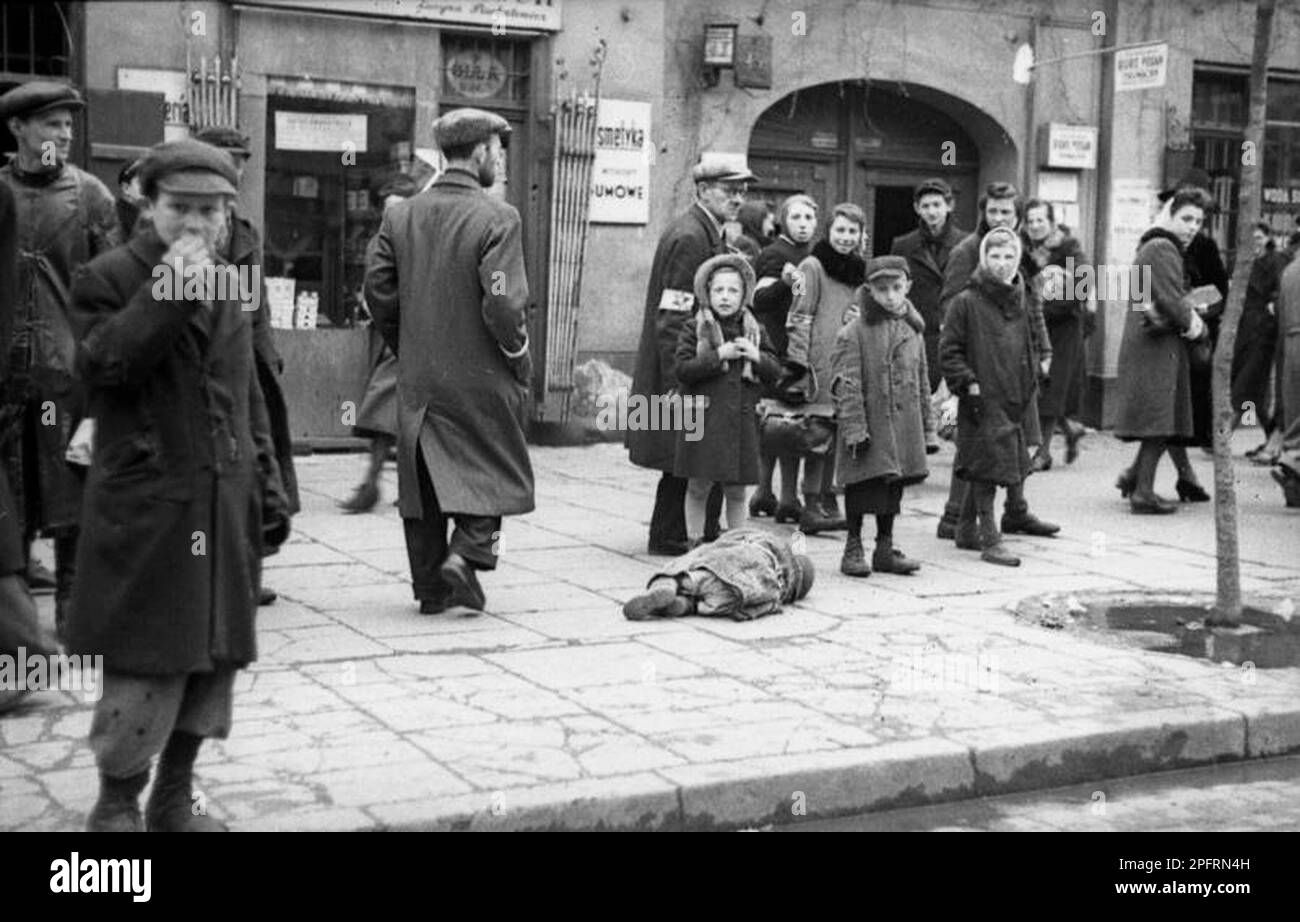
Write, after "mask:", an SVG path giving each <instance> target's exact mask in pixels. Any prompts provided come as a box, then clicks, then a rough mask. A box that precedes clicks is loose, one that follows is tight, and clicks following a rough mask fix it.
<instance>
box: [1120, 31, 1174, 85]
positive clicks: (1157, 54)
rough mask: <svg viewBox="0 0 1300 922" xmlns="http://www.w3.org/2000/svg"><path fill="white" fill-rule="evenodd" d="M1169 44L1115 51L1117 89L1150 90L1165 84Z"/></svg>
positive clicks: (1161, 43) (1162, 43)
mask: <svg viewBox="0 0 1300 922" xmlns="http://www.w3.org/2000/svg"><path fill="white" fill-rule="evenodd" d="M1168 69H1169V45H1168V44H1166V43H1165V42H1160V43H1159V44H1155V45H1143V46H1142V47H1140V48H1125V49H1124V50H1123V51H1117V52H1115V90H1116V92H1122V91H1124V90H1150V89H1155V88H1156V87H1160V86H1164V85H1165V73H1166V71H1167V70H1168Z"/></svg>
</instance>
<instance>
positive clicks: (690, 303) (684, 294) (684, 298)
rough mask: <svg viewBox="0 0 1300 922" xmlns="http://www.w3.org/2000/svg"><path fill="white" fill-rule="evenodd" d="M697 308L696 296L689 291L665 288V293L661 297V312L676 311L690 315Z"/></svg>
mask: <svg viewBox="0 0 1300 922" xmlns="http://www.w3.org/2000/svg"><path fill="white" fill-rule="evenodd" d="M693 307H695V295H694V294H692V293H691V292H689V291H682V290H681V289H680V288H665V289H664V293H663V294H662V295H660V296H659V309H660V310H661V311H676V312H677V313H679V314H689V313H690V312H691V309H692V308H693Z"/></svg>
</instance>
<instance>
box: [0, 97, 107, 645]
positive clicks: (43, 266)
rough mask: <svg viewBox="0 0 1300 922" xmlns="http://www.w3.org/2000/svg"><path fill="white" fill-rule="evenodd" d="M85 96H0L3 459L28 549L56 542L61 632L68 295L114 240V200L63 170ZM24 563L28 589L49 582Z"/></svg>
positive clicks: (70, 500)
mask: <svg viewBox="0 0 1300 922" xmlns="http://www.w3.org/2000/svg"><path fill="white" fill-rule="evenodd" d="M83 105H84V104H83V102H82V100H81V97H80V96H79V95H78V94H77V91H76V90H74V89H73V88H72V87H70V86H67V85H65V84H62V83H47V82H43V81H38V82H34V83H26V84H23V85H22V86H20V87H17V88H16V89H13V90H10V91H9V92H8V93H6V94H5V95H4V96H2V97H0V117H3V118H4V119H5V120H6V122H7V125H8V128H9V131H10V133H12V134H13V136H14V138H15V139H16V141H17V142H18V153H17V155H16V156H15V157H14V159H13V160H12V161H11V162H10V163H9V164H8V165H7V166H5V167H4V168H3V169H0V182H4V183H6V184H8V186H9V187H10V188H11V189H12V190H13V193H14V201H15V204H16V205H17V210H18V254H19V262H18V266H19V269H18V283H17V286H16V289H15V290H16V292H17V297H16V302H15V304H14V309H15V311H16V317H15V321H14V330H13V334H14V338H13V344H12V347H11V355H10V368H9V376H8V379H7V381H5V382H4V383H3V385H0V390H3V391H4V395H3V396H0V404H7V405H8V406H9V407H10V412H11V413H13V414H17V426H18V428H19V432H20V437H19V438H17V439H11V440H10V442H9V447H8V449H7V450H6V451H5V452H4V465H5V468H6V470H7V471H8V474H9V486H10V488H11V489H12V490H13V491H14V494H15V502H16V504H17V507H18V510H19V514H20V515H21V516H22V528H23V536H24V542H25V543H24V548H25V550H26V551H27V552H30V545H31V542H32V540H33V539H34V538H35V537H36V536H37V535H38V534H41V535H44V536H46V537H50V538H53V539H54V563H55V574H56V576H55V578H56V580H57V585H56V589H55V620H56V622H57V623H58V625H59V630H60V633H62V625H63V621H64V613H65V607H66V604H67V599H68V595H69V593H70V592H71V588H72V582H73V560H74V558H75V555H76V547H77V520H78V517H79V515H80V511H81V480H80V477H79V475H78V474H77V473H75V472H74V470H73V469H72V468H71V467H70V466H69V465H68V463H67V462H66V460H65V459H64V453H65V451H66V450H67V445H68V441H69V439H70V438H71V437H72V434H73V432H74V431H75V429H76V426H77V424H78V422H80V419H81V416H82V409H83V408H82V404H83V396H82V394H81V389H80V387H79V385H78V384H77V382H76V380H75V376H74V374H73V369H72V354H73V348H74V344H73V336H72V330H71V327H70V325H69V321H68V309H69V298H68V292H69V290H70V289H71V287H72V276H73V273H74V272H75V271H76V270H77V268H78V267H79V266H81V265H82V264H83V263H85V262H86V261H87V260H89V259H91V258H93V257H94V256H96V255H98V254H99V253H103V252H105V251H106V250H108V249H110V248H111V247H113V246H115V245H116V244H117V243H118V241H119V240H120V236H119V233H118V228H117V211H116V208H115V206H114V202H113V195H112V193H110V192H109V191H108V189H107V187H105V185H104V184H103V183H102V182H100V181H99V180H98V179H96V178H95V177H94V176H92V175H91V174H89V173H87V172H85V171H84V170H80V169H78V168H77V167H75V166H73V165H72V164H71V163H68V154H69V153H70V151H71V147H72V127H73V112H74V111H75V110H77V109H81V108H82V107H83ZM38 570H39V568H36V567H33V566H32V565H31V564H30V563H29V566H28V572H29V575H30V577H31V580H32V582H34V583H37V584H40V583H43V582H44V581H45V580H46V579H48V574H43V573H38V572H37V571H38Z"/></svg>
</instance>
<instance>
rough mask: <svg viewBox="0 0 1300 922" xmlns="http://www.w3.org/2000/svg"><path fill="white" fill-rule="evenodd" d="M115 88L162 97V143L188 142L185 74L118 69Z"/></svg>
mask: <svg viewBox="0 0 1300 922" xmlns="http://www.w3.org/2000/svg"><path fill="white" fill-rule="evenodd" d="M117 88H118V89H119V90H141V91H143V92H146V93H162V94H163V106H164V109H165V112H164V113H163V140H164V141H175V140H176V139H177V138H187V137H189V134H190V118H189V104H188V103H187V102H186V98H185V90H186V86H185V71H183V70H157V69H154V68H149V67H119V68H118V69H117Z"/></svg>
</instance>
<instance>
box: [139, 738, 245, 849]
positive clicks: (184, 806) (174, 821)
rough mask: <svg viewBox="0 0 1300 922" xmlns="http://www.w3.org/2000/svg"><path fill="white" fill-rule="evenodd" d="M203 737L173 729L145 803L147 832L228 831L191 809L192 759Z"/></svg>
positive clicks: (223, 824)
mask: <svg viewBox="0 0 1300 922" xmlns="http://www.w3.org/2000/svg"><path fill="white" fill-rule="evenodd" d="M202 744H203V737H201V736H195V735H194V734H193V733H186V732H185V731H184V730H173V731H172V735H171V736H169V737H168V738H167V746H166V747H165V748H164V749H163V751H162V756H161V758H159V760H158V777H157V778H155V779H154V783H153V790H151V791H150V792H149V801H148V803H146V804H145V809H144V816H145V824H146V826H147V828H148V829H149V831H150V832H229V830H228V829H227V828H226V824H225V823H223V822H221V821H220V820H218V819H216V818H214V817H211V816H208V815H206V814H196V813H195V812H194V790H193V785H194V759H195V757H196V756H198V754H199V746H201V745H202Z"/></svg>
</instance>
